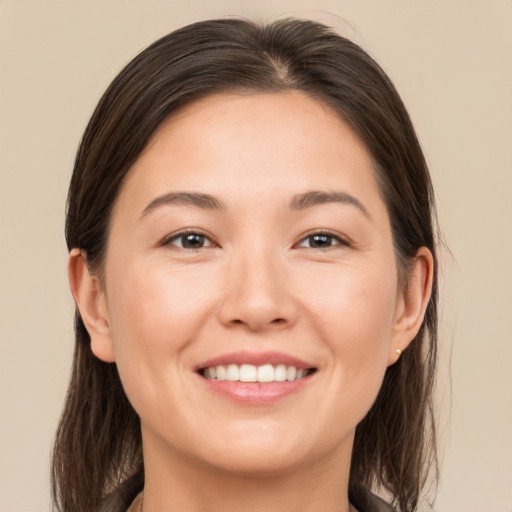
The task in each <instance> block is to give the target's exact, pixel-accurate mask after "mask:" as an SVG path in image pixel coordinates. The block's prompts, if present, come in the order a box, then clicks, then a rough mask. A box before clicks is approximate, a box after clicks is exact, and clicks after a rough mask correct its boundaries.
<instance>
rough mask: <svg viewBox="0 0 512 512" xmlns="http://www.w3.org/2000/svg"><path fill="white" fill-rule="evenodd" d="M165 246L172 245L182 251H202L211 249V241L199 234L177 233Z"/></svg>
mask: <svg viewBox="0 0 512 512" xmlns="http://www.w3.org/2000/svg"><path fill="white" fill-rule="evenodd" d="M165 245H172V246H175V247H180V248H182V249H202V248H203V247H212V246H213V245H214V244H213V243H212V242H211V240H210V239H209V238H208V237H207V236H205V235H203V234H201V233H193V232H192V233H179V234H177V235H174V236H173V237H172V238H169V240H167V242H166V243H165Z"/></svg>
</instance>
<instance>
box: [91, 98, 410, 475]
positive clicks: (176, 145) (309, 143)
mask: <svg viewBox="0 0 512 512" xmlns="http://www.w3.org/2000/svg"><path fill="white" fill-rule="evenodd" d="M102 287H103V288H102V289H103V291H102V292H101V297H100V304H101V308H100V309H102V311H103V313H104V316H105V323H106V326H107V328H106V330H105V332H104V333H103V335H102V336H99V337H98V336H95V335H92V347H93V350H94V352H95V353H96V355H98V356H99V357H100V358H102V359H104V360H115V361H116V363H117V366H118V368H119V373H120V376H121V379H122V382H123V386H124V387H125V390H126V393H127V395H128V397H129V399H130V401H131V403H132V404H133V407H134V408H135V410H136V411H137V413H138V414H139V415H140V418H141V423H142V432H143V441H144V449H145V451H146V453H147V454H148V453H149V454H151V453H152V454H153V457H159V455H158V454H162V453H165V454H166V455H165V456H166V457H169V456H171V457H180V458H181V459H182V460H187V461H195V462H200V463H202V464H206V465H207V466H211V467H216V468H222V469H224V470H227V471H236V472H245V473H247V474H251V473H258V472H260V471H264V472H269V471H276V472H279V471H284V470H287V469H290V468H294V467H299V466H300V465H304V464H308V463H314V462H316V461H319V460H323V459H329V460H331V458H332V460H335V459H337V460H340V457H341V460H345V461H347V460H349V458H350V451H351V446H352V442H353V435H354V430H355V428H356V425H357V424H358V422H359V421H360V420H361V419H362V418H363V417H364V416H365V414H366V413H367V411H368V409H369V408H370V406H371V405H372V403H373V401H374V400H375V398H376V395H377V392H378V390H379V387H380V385H381V382H382V379H383V376H384V372H385V370H386V367H387V366H388V365H389V364H391V363H393V362H394V361H395V360H396V358H397V355H396V353H395V349H396V348H397V347H399V346H400V344H402V345H403V340H402V339H401V338H400V334H399V328H398V327H397V326H398V324H399V322H400V316H401V314H402V312H403V300H402V297H401V295H400V293H399V286H398V282H397V270H396V263H395V256H394V252H393V244H392V235H391V230H390V222H389V218H388V215H387V212H386V208H385V205H384V203H383V200H382V198H381V196H380V194H379V190H378V188H377V185H376V181H375V179H374V174H373V170H372V162H371V158H370V156H369V154H368V152H367V150H366V149H365V147H364V146H363V145H362V143H361V142H360V141H359V140H358V138H357V137H356V136H355V134H354V133H353V132H352V130H351V129H350V128H349V127H348V125H347V124H346V123H344V122H343V121H342V120H341V119H340V118H339V117H338V116H337V115H336V114H335V113H333V111H332V110H330V109H329V108H327V107H325V106H324V105H322V104H321V103H319V102H318V101H316V100H314V99H311V98H310V97H308V96H307V95H305V94H303V93H299V92H290V93H286V94H262V95H255V94H252V95H227V94H225V95H224V94H222V95H216V96H212V97H208V98H206V99H204V100H202V101H200V102H197V103H195V104H193V105H191V106H189V107H187V108H186V109H185V110H183V111H182V112H180V113H179V114H178V115H175V116H173V117H172V118H170V119H169V120H168V121H167V122H165V123H164V125H163V126H162V127H161V128H160V129H159V130H158V131H157V132H156V133H155V135H154V136H153V138H152V140H151V142H150V144H149V145H148V147H147V148H146V150H145V151H144V152H143V154H142V155H141V156H140V158H139V159H138V161H137V162H136V163H135V165H134V166H133V168H132V169H131V171H130V173H129V175H128V177H127V180H126V182H125V184H124V186H123V189H122V192H121V194H120V197H119V200H118V202H117V204H116V207H115V210H114V213H113V218H112V224H111V233H110V238H109V244H108V250H107V255H106V262H105V268H104V280H103V283H102ZM400 348H403V346H402V347H400ZM214 375H216V376H217V378H216V379H214V378H212V377H213V376H214ZM223 378H225V379H227V380H222V379H223ZM258 379H259V380H258ZM283 379H285V380H283ZM287 379H290V380H287ZM254 380H256V382H254ZM243 381H248V382H243Z"/></svg>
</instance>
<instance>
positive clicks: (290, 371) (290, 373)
mask: <svg viewBox="0 0 512 512" xmlns="http://www.w3.org/2000/svg"><path fill="white" fill-rule="evenodd" d="M296 376H297V368H295V366H289V367H288V368H287V370H286V380H295V377H296Z"/></svg>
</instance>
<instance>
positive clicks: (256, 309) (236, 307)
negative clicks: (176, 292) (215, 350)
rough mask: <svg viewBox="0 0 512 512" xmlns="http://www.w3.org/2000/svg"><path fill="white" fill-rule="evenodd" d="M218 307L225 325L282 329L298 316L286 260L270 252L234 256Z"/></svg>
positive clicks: (255, 330)
mask: <svg viewBox="0 0 512 512" xmlns="http://www.w3.org/2000/svg"><path fill="white" fill-rule="evenodd" d="M226 273H227V276H226V280H225V282H226V288H225V290H224V296H223V300H222V302H221V304H220V307H219V309H218V316H219V320H220V322H221V323H222V324H224V325H225V326H229V327H233V326H243V327H245V328H246V329H247V330H249V331H252V332H259V331H265V330H268V329H283V328H286V327H290V326H292V325H294V324H295V323H296V322H297V319H298V317H299V313H298V308H297V303H296V301H295V300H294V297H293V293H292V291H291V288H290V283H289V280H288V278H287V275H288V274H287V272H286V269H285V268H284V265H283V262H282V261H279V258H277V257H275V256H274V257H272V255H271V254H268V253H267V254H263V253H259V254H258V255H257V256H256V257H254V255H252V256H241V257H237V258H233V261H232V262H231V264H230V265H229V266H228V269H227V272H226Z"/></svg>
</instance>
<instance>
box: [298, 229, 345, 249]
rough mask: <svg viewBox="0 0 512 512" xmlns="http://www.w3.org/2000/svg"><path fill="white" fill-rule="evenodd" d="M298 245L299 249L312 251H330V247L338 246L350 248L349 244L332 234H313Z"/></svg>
mask: <svg viewBox="0 0 512 512" xmlns="http://www.w3.org/2000/svg"><path fill="white" fill-rule="evenodd" d="M297 245H298V247H307V248H310V249H328V248H329V247H334V246H338V245H345V246H348V245H349V243H348V242H347V241H346V240H343V239H342V238H340V237H339V236H337V235H334V234H332V233H312V234H311V235H309V236H307V237H306V238H303V239H302V240H301V241H300V242H299V243H298V244H297Z"/></svg>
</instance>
